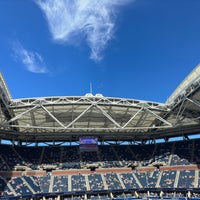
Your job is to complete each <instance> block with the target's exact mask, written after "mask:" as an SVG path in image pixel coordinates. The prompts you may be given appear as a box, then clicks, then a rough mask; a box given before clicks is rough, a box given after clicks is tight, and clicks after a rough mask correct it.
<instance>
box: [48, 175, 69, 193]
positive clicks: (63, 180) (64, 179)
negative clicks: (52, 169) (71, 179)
mask: <svg viewBox="0 0 200 200" xmlns="http://www.w3.org/2000/svg"><path fill="white" fill-rule="evenodd" d="M52 191H53V192H68V176H55V177H54V182H53V189H52Z"/></svg>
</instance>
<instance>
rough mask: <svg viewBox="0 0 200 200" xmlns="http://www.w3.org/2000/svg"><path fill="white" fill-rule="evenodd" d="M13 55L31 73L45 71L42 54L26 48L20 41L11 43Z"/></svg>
mask: <svg viewBox="0 0 200 200" xmlns="http://www.w3.org/2000/svg"><path fill="white" fill-rule="evenodd" d="M13 52H14V57H15V58H16V59H17V60H19V61H20V62H21V63H22V64H23V65H24V66H25V68H26V70H28V71H30V72H33V73H47V72H48V70H47V68H46V67H45V64H44V61H43V58H42V56H41V55H40V54H39V53H37V52H31V51H28V50H26V49H25V48H24V47H23V46H22V44H21V43H20V42H15V43H14V45H13Z"/></svg>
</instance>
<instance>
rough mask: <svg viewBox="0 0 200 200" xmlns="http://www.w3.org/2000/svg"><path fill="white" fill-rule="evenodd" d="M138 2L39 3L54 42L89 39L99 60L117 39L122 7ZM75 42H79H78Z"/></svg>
mask: <svg viewBox="0 0 200 200" xmlns="http://www.w3.org/2000/svg"><path fill="white" fill-rule="evenodd" d="M133 1H134V0H35V2H36V3H37V4H38V5H39V7H40V8H41V10H42V11H43V12H44V14H45V16H46V19H47V21H48V25H49V29H50V32H51V34H52V36H53V39H54V40H56V41H59V42H63V43H67V42H69V43H71V40H73V38H74V36H77V35H80V36H81V37H82V38H85V39H86V41H87V43H88V45H89V47H90V49H91V54H90V58H91V59H93V60H95V61H99V60H101V59H102V52H103V50H104V49H105V48H106V46H107V45H108V42H109V41H110V40H111V39H112V38H113V35H114V30H115V21H116V17H117V11H118V8H119V6H122V5H126V4H127V3H129V2H133ZM74 42H75V41H74Z"/></svg>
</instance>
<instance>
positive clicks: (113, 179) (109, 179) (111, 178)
mask: <svg viewBox="0 0 200 200" xmlns="http://www.w3.org/2000/svg"><path fill="white" fill-rule="evenodd" d="M104 178H105V180H106V184H107V186H108V189H109V190H117V189H123V188H122V185H121V183H120V181H119V178H118V176H117V174H116V173H107V174H105V175H104Z"/></svg>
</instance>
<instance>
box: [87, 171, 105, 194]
mask: <svg viewBox="0 0 200 200" xmlns="http://www.w3.org/2000/svg"><path fill="white" fill-rule="evenodd" d="M88 181H89V186H90V190H91V191H98V190H104V189H105V186H104V184H103V180H102V177H101V174H95V173H93V174H89V175H88Z"/></svg>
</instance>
